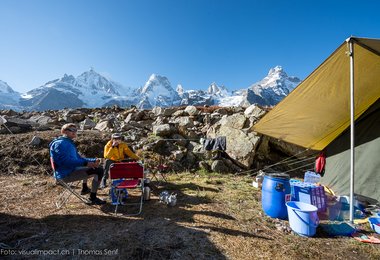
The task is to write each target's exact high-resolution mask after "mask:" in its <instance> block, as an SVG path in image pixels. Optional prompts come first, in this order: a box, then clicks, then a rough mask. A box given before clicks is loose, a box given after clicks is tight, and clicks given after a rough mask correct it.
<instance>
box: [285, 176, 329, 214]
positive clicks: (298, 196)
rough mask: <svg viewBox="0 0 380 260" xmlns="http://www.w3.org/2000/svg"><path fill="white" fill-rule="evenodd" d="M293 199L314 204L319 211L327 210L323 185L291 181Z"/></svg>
mask: <svg viewBox="0 0 380 260" xmlns="http://www.w3.org/2000/svg"><path fill="white" fill-rule="evenodd" d="M291 191H292V200H293V201H300V202H304V203H308V204H312V205H314V206H316V207H317V208H318V211H319V212H325V211H326V206H327V205H326V194H325V190H324V188H323V186H317V185H315V184H312V183H305V182H291Z"/></svg>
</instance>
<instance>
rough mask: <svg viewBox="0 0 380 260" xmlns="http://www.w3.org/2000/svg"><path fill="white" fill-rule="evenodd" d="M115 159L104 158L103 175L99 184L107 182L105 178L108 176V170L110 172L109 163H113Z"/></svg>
mask: <svg viewBox="0 0 380 260" xmlns="http://www.w3.org/2000/svg"><path fill="white" fill-rule="evenodd" d="M115 162H116V161H114V160H110V159H105V161H104V175H103V178H102V181H101V184H102V185H103V186H105V185H106V184H107V180H108V177H109V172H110V166H111V164H113V163H115Z"/></svg>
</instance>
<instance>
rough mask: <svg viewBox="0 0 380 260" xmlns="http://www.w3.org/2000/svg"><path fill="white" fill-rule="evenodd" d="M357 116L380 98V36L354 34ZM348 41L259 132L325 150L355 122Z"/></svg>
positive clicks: (276, 109)
mask: <svg viewBox="0 0 380 260" xmlns="http://www.w3.org/2000/svg"><path fill="white" fill-rule="evenodd" d="M350 40H352V42H353V53H354V75H355V78H354V86H355V91H354V97H355V119H357V118H359V117H360V115H362V114H363V113H364V112H365V111H366V110H367V109H368V108H369V107H370V106H371V105H372V104H374V103H375V102H376V100H378V99H379V98H380V40H378V39H366V38H355V37H351V38H350ZM348 51H349V46H348V43H347V41H345V42H344V43H342V44H341V45H340V46H339V47H338V48H337V49H336V50H335V51H334V52H333V53H332V54H331V55H330V57H328V58H327V60H325V61H324V62H323V63H322V64H321V65H320V66H319V67H318V68H317V69H316V70H315V71H314V72H313V73H312V74H310V76H309V77H307V78H306V79H305V80H304V81H303V82H301V84H300V85H298V87H297V88H295V89H294V90H293V91H292V92H291V93H290V94H289V95H288V96H287V97H286V98H285V99H284V100H282V101H281V102H280V103H279V104H277V105H276V106H275V107H274V108H273V109H272V110H271V111H270V112H268V113H267V114H266V115H265V116H264V117H263V118H262V119H261V120H260V121H259V122H258V123H257V124H256V125H254V126H253V130H254V131H256V132H259V133H262V134H265V135H268V136H271V137H274V138H277V139H281V140H283V141H286V142H289V143H293V144H297V145H300V146H303V147H305V148H309V149H313V150H322V149H324V148H325V147H326V146H327V145H328V144H329V143H331V142H332V141H333V140H334V139H336V138H337V137H338V136H339V135H340V134H341V133H342V132H343V131H344V130H345V129H346V128H347V127H348V126H349V125H350V57H349V55H348Z"/></svg>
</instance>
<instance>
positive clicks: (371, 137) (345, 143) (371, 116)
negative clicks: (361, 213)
mask: <svg viewBox="0 0 380 260" xmlns="http://www.w3.org/2000/svg"><path fill="white" fill-rule="evenodd" d="M349 130H350V129H349V128H348V129H347V130H346V131H344V132H343V134H342V135H340V136H339V137H338V138H336V139H335V140H334V141H333V142H332V143H331V144H329V145H328V146H327V147H326V149H325V150H326V155H327V161H326V169H325V170H326V171H325V175H324V176H323V177H322V179H321V182H322V183H323V184H324V185H327V186H328V187H330V188H332V189H333V190H334V192H336V193H337V194H340V195H349V193H350V175H349V174H347V173H349V172H350V167H351V165H350V131H349ZM379 155H380V99H379V100H378V101H377V102H376V103H375V104H374V105H372V106H371V107H370V108H369V109H368V110H367V111H366V112H365V113H364V114H363V115H362V116H361V117H360V118H359V119H358V120H357V121H356V122H355V173H357V174H355V179H354V183H355V185H354V187H355V193H356V194H360V195H363V196H366V197H369V198H373V199H376V200H378V201H380V188H379V187H380V178H379V173H380V160H379Z"/></svg>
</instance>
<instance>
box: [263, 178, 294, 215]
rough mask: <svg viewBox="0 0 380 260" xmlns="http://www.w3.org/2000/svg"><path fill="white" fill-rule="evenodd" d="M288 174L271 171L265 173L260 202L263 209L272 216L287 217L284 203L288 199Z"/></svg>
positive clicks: (289, 195) (289, 196) (289, 197)
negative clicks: (267, 173)
mask: <svg viewBox="0 0 380 260" xmlns="http://www.w3.org/2000/svg"><path fill="white" fill-rule="evenodd" d="M290 199H291V194H290V183H289V175H288V174H284V173H272V174H269V175H265V177H264V181H263V185H262V196H261V203H262V208H263V211H264V213H265V214H266V215H268V216H270V217H272V218H280V219H287V218H288V212H287V210H286V205H285V203H286V202H287V201H290Z"/></svg>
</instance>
